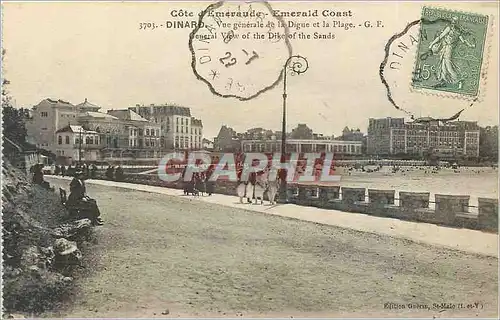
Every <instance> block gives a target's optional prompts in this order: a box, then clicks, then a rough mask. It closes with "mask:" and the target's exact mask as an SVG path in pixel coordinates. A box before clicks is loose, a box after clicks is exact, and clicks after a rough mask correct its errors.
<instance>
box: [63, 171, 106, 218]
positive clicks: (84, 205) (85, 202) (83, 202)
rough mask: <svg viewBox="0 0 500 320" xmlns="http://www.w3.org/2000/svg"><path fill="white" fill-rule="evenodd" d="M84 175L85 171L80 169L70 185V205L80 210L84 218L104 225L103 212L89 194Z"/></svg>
mask: <svg viewBox="0 0 500 320" xmlns="http://www.w3.org/2000/svg"><path fill="white" fill-rule="evenodd" d="M83 177H84V174H83V171H81V170H78V171H77V172H76V173H75V177H74V178H73V180H72V181H71V183H70V185H69V188H70V194H69V197H68V206H70V207H71V208H73V209H76V210H78V211H79V212H80V214H81V215H82V218H88V219H90V221H92V224H94V225H102V224H103V221H102V219H101V217H100V215H101V212H100V211H99V207H98V206H97V202H96V201H95V200H94V199H92V198H90V197H89V196H87V194H86V188H85V181H84V180H83Z"/></svg>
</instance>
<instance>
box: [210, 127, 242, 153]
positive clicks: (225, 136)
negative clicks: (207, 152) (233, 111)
mask: <svg viewBox="0 0 500 320" xmlns="http://www.w3.org/2000/svg"><path fill="white" fill-rule="evenodd" d="M240 148H241V142H240V139H239V136H238V134H237V133H236V131H234V130H233V128H231V127H228V126H226V125H222V127H221V128H220V130H219V133H218V134H217V137H215V138H214V151H219V152H238V151H240Z"/></svg>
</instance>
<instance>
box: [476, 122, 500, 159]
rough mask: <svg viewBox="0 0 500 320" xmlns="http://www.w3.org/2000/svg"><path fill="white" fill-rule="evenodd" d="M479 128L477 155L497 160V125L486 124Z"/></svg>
mask: <svg viewBox="0 0 500 320" xmlns="http://www.w3.org/2000/svg"><path fill="white" fill-rule="evenodd" d="M479 130H480V131H479V156H480V157H481V158H483V159H488V160H491V161H498V126H492V127H491V126H487V127H485V128H480V129H479Z"/></svg>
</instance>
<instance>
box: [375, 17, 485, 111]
mask: <svg viewBox="0 0 500 320" xmlns="http://www.w3.org/2000/svg"><path fill="white" fill-rule="evenodd" d="M429 10H431V9H429V8H424V10H423V16H422V17H421V18H420V19H418V20H415V21H412V22H410V23H408V24H407V25H406V27H405V28H404V29H403V30H402V31H401V32H399V33H397V34H395V35H394V36H392V37H391V38H390V39H389V41H388V42H387V44H386V46H385V48H384V49H385V55H384V60H383V61H382V63H381V65H380V70H379V75H380V79H381V82H382V84H383V85H384V87H385V88H386V91H387V99H388V100H389V102H390V104H391V105H392V106H393V107H395V108H396V109H398V110H400V111H402V112H404V113H406V114H407V115H408V116H410V117H411V118H412V119H415V120H418V119H420V120H422V121H425V120H426V119H427V120H441V121H451V120H455V119H458V117H459V116H460V115H461V113H462V112H463V111H464V110H465V109H468V108H470V107H472V106H473V105H474V104H475V103H476V102H477V101H479V100H480V96H479V89H480V86H479V84H480V82H481V81H482V78H483V77H485V76H484V74H483V73H481V72H480V71H481V69H482V67H483V68H484V64H483V63H482V62H483V60H482V59H483V50H484V40H485V32H486V26H484V22H483V21H484V20H485V21H486V22H487V19H484V18H483V16H479V15H476V16H477V17H476V16H474V17H472V18H471V16H470V15H469V16H467V15H465V14H461V13H456V12H453V11H446V10H438V9H432V10H434V11H429ZM429 12H430V13H429ZM426 14H427V15H428V16H426ZM457 17H459V18H457ZM473 18H474V19H473ZM457 19H463V20H464V21H465V20H466V19H467V20H466V21H468V23H470V22H469V21H474V22H475V23H476V25H473V26H469V25H466V24H465V23H462V25H458V24H457V22H456V21H457ZM477 25H479V26H480V27H477ZM451 36H455V37H456V38H457V39H458V41H457V42H455V43H456V44H455V45H454V46H451V45H448V43H447V42H446V40H448V38H447V37H451ZM478 39H479V41H478ZM447 45H448V47H447ZM482 64H483V65H482Z"/></svg>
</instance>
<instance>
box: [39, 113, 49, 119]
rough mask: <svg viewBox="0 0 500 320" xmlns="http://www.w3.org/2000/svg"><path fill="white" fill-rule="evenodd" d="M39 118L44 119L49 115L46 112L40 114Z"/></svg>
mask: <svg viewBox="0 0 500 320" xmlns="http://www.w3.org/2000/svg"><path fill="white" fill-rule="evenodd" d="M40 116H41V117H42V118H46V117H48V116H49V113H48V112H40Z"/></svg>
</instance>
